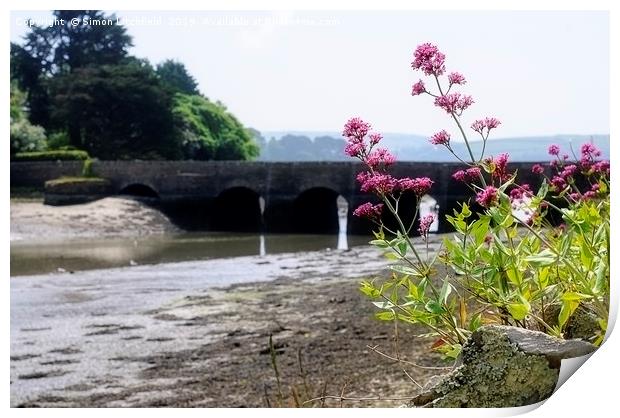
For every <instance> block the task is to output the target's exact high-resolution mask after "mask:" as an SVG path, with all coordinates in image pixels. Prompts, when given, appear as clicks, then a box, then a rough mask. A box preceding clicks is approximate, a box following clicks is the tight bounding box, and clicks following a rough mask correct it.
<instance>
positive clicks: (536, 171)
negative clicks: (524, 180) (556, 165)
mask: <svg viewBox="0 0 620 418" xmlns="http://www.w3.org/2000/svg"><path fill="white" fill-rule="evenodd" d="M544 172H545V168H544V167H543V166H542V165H540V164H534V165H533V166H532V173H534V174H542V173H544Z"/></svg>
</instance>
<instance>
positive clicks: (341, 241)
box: [336, 195, 349, 250]
mask: <svg viewBox="0 0 620 418" xmlns="http://www.w3.org/2000/svg"><path fill="white" fill-rule="evenodd" d="M336 206H337V207H338V246H337V247H336V248H338V249H339V250H348V249H349V243H348V241H347V217H348V216H349V203H348V202H347V199H345V198H344V197H342V196H340V195H339V196H338V198H337V199H336Z"/></svg>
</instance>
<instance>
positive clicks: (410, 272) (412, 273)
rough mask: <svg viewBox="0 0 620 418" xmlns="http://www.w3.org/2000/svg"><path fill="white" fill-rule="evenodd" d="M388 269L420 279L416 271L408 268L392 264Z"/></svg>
mask: <svg viewBox="0 0 620 418" xmlns="http://www.w3.org/2000/svg"><path fill="white" fill-rule="evenodd" d="M389 269H390V270H392V271H395V272H396V273H400V274H406V275H409V276H415V277H420V273H419V272H418V271H417V270H415V269H414V268H412V267H409V266H404V265H402V264H393V265H391V266H389Z"/></svg>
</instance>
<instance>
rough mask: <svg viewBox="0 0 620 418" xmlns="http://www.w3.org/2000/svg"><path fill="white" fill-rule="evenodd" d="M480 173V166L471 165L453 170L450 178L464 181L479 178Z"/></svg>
mask: <svg viewBox="0 0 620 418" xmlns="http://www.w3.org/2000/svg"><path fill="white" fill-rule="evenodd" d="M481 173H482V172H481V171H480V168H478V167H471V168H468V169H467V170H459V171H457V172H455V173H454V174H452V178H453V179H454V180H456V181H462V182H464V183H466V182H470V181H474V180H476V179H478V178H480V175H481Z"/></svg>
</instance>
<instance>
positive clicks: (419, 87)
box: [411, 80, 426, 96]
mask: <svg viewBox="0 0 620 418" xmlns="http://www.w3.org/2000/svg"><path fill="white" fill-rule="evenodd" d="M422 93H426V87H425V86H424V81H422V80H420V81H418V82H417V83H415V84H414V85H413V87H412V88H411V95H412V96H419V95H420V94H422Z"/></svg>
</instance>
